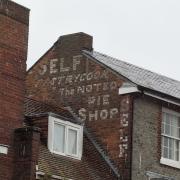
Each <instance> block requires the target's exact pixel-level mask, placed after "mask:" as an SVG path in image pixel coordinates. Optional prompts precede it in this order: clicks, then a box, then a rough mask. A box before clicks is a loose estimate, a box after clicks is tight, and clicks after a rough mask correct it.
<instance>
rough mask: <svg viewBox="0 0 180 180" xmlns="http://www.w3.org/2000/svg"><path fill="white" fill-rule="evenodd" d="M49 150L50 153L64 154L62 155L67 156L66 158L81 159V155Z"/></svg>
mask: <svg viewBox="0 0 180 180" xmlns="http://www.w3.org/2000/svg"><path fill="white" fill-rule="evenodd" d="M50 152H51V153H52V154H56V155H60V156H64V157H67V158H71V159H76V160H81V156H75V155H69V154H65V153H61V152H57V151H53V150H50Z"/></svg>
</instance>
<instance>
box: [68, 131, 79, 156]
mask: <svg viewBox="0 0 180 180" xmlns="http://www.w3.org/2000/svg"><path fill="white" fill-rule="evenodd" d="M68 154H77V131H76V130H73V129H69V130H68Z"/></svg>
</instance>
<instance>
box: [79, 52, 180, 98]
mask: <svg viewBox="0 0 180 180" xmlns="http://www.w3.org/2000/svg"><path fill="white" fill-rule="evenodd" d="M83 52H84V53H85V54H87V55H89V56H91V57H92V58H94V59H96V60H97V61H99V62H100V63H102V64H104V65H106V66H108V67H110V68H111V69H112V70H114V71H116V72H117V73H119V74H120V75H122V76H124V77H126V78H127V79H129V80H130V81H131V82H133V83H135V84H137V85H139V86H142V87H145V88H148V89H151V90H155V91H158V92H161V93H164V94H167V95H170V96H173V97H175V98H178V99H180V81H177V80H174V79H171V78H168V77H166V76H163V75H160V74H157V73H154V72H151V71H148V70H146V69H143V68H140V67H137V66H135V65H132V64H129V63H126V62H124V61H121V60H119V59H116V58H113V57H110V56H107V55H105V54H101V53H99V52H96V51H92V52H90V51H86V50H85V51H83Z"/></svg>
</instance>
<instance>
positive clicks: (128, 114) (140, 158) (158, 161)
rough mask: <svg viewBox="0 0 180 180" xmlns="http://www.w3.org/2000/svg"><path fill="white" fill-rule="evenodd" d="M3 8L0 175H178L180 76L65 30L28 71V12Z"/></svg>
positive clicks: (126, 179) (135, 179) (126, 178)
mask: <svg viewBox="0 0 180 180" xmlns="http://www.w3.org/2000/svg"><path fill="white" fill-rule="evenodd" d="M1 2H2V5H1V6H0V32H1V33H0V57H1V58H0V65H1V67H2V68H0V85H1V86H0V87H1V88H0V92H1V95H0V105H1V108H0V158H1V162H3V163H0V169H2V170H3V171H0V179H3V180H10V179H15V180H16V179H17V180H18V179H23V180H26V179H27V180H28V179H31V180H33V179H43V178H44V179H45V178H49V179H69V180H70V179H73V180H85V179H89V180H93V179H103V180H104V179H106V180H112V179H121V180H157V179H159V180H165V179H166V180H179V179H180V82H179V81H176V80H172V79H170V78H168V77H165V76H162V75H159V74H157V73H153V72H150V71H148V70H145V69H142V68H139V67H137V66H134V65H132V64H129V63H126V62H124V61H121V60H118V59H115V58H112V57H109V56H107V55H105V54H102V53H99V52H96V51H95V50H94V49H93V37H92V36H90V35H88V34H85V33H82V32H81V33H75V34H70V35H65V36H61V37H60V38H59V39H58V40H57V41H56V42H55V43H54V45H53V46H52V47H51V48H50V49H49V50H48V51H47V52H46V53H45V54H44V55H43V56H42V57H41V58H40V59H39V60H38V61H37V62H36V63H35V64H34V65H33V66H32V67H31V68H30V69H29V70H28V71H27V72H26V57H27V38H28V18H29V10H28V9H26V8H24V7H22V6H20V5H18V4H16V3H14V2H12V1H8V0H2V1H1Z"/></svg>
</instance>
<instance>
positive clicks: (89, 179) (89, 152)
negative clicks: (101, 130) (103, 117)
mask: <svg viewBox="0 0 180 180" xmlns="http://www.w3.org/2000/svg"><path fill="white" fill-rule="evenodd" d="M38 170H39V171H40V172H43V173H47V174H51V175H56V176H60V177H65V178H67V179H72V180H94V179H96V180H102V179H105V180H117V177H116V176H115V175H114V174H113V173H112V171H111V169H110V168H109V166H108V165H107V164H106V162H105V161H104V159H103V158H102V157H101V156H100V154H99V153H98V152H97V151H96V149H95V148H94V146H93V144H91V142H90V141H89V140H88V138H87V137H85V136H84V138H83V156H82V159H81V160H75V159H72V158H68V157H64V156H60V155H55V154H52V153H50V152H49V150H48V149H47V147H46V146H44V145H42V144H41V146H40V153H39V160H38Z"/></svg>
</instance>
